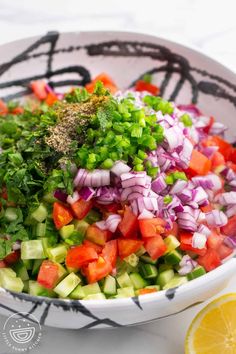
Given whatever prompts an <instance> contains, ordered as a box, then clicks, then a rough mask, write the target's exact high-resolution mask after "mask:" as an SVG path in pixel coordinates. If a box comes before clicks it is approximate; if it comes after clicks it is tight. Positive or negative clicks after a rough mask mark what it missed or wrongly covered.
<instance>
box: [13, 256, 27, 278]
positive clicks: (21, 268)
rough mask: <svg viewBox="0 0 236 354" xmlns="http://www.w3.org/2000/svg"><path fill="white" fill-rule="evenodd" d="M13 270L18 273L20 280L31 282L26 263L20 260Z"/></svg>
mask: <svg viewBox="0 0 236 354" xmlns="http://www.w3.org/2000/svg"><path fill="white" fill-rule="evenodd" d="M12 268H13V269H14V271H15V272H16V274H17V276H18V277H19V278H21V280H23V281H26V280H29V274H28V271H27V269H26V266H25V265H24V263H23V262H22V261H21V260H20V261H18V262H17V263H15V264H14V265H13V266H12Z"/></svg>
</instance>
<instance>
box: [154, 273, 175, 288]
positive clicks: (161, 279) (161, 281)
mask: <svg viewBox="0 0 236 354" xmlns="http://www.w3.org/2000/svg"><path fill="white" fill-rule="evenodd" d="M174 275H175V273H174V271H173V269H167V270H164V271H163V272H162V273H160V274H159V275H158V277H157V282H156V284H157V285H160V287H161V288H163V287H164V286H165V285H166V284H167V283H168V282H169V281H170V280H171V279H172V278H174Z"/></svg>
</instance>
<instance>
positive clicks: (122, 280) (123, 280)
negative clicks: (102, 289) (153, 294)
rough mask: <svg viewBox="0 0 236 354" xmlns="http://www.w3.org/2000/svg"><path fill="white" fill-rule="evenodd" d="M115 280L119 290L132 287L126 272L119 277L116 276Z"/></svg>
mask: <svg viewBox="0 0 236 354" xmlns="http://www.w3.org/2000/svg"><path fill="white" fill-rule="evenodd" d="M116 280H117V282H118V284H119V286H120V287H121V288H126V287H132V286H133V284H132V281H131V279H130V277H129V275H128V273H126V272H125V273H123V274H121V275H120V276H118V277H117V278H116Z"/></svg>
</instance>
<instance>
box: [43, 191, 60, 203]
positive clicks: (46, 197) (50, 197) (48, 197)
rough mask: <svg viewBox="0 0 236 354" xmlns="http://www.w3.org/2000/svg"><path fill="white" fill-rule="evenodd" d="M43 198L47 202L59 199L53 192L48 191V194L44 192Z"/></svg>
mask: <svg viewBox="0 0 236 354" xmlns="http://www.w3.org/2000/svg"><path fill="white" fill-rule="evenodd" d="M43 200H44V201H45V202H46V203H49V204H52V203H54V202H55V201H56V200H57V199H56V198H55V197H54V195H53V193H47V194H44V196H43Z"/></svg>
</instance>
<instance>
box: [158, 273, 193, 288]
mask: <svg viewBox="0 0 236 354" xmlns="http://www.w3.org/2000/svg"><path fill="white" fill-rule="evenodd" d="M187 282H188V278H187V277H185V276H184V277H183V276H178V275H175V276H174V277H173V278H172V279H171V280H170V281H169V282H167V283H166V284H165V286H163V290H167V289H171V288H175V287H178V286H180V285H183V284H185V283H187Z"/></svg>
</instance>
